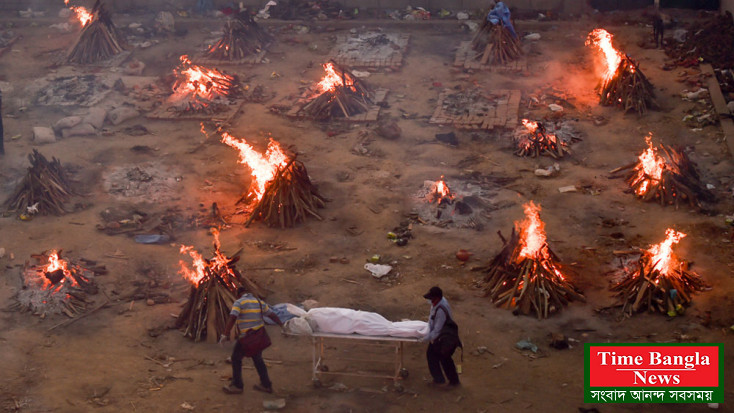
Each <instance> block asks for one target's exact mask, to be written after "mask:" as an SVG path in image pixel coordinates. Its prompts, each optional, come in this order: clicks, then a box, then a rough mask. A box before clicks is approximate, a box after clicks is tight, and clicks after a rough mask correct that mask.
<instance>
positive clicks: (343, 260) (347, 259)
mask: <svg viewBox="0 0 734 413" xmlns="http://www.w3.org/2000/svg"><path fill="white" fill-rule="evenodd" d="M339 262H340V263H342V264H349V258H347V257H343V258H342V259H340V260H339Z"/></svg>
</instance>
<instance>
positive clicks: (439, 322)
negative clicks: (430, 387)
mask: <svg viewBox="0 0 734 413" xmlns="http://www.w3.org/2000/svg"><path fill="white" fill-rule="evenodd" d="M423 298H425V299H426V300H428V301H430V302H431V312H430V313H429V316H428V334H427V335H426V336H425V337H423V339H422V341H427V342H428V350H427V351H426V359H427V360H428V370H429V371H430V372H431V376H432V377H433V384H434V385H439V386H440V385H444V384H445V383H446V379H448V382H449V383H448V385H449V386H452V387H453V386H458V385H459V384H460V382H459V374H458V373H457V371H456V365H455V364H454V359H452V358H451V356H450V355H449V356H444V355H441V354H440V353H439V352H438V351H437V350H436V348H435V347H434V345H435V340H436V338H438V335H439V333H440V332H441V329H442V328H443V325H444V323H445V322H446V320H447V318H451V319H453V315H452V314H451V306H449V302H448V301H447V300H446V298H444V296H443V291H442V290H441V289H440V288H439V287H437V286H436V287H431V289H430V290H428V292H427V293H426V294H425V295H423ZM442 369H443V371H442ZM444 373H445V374H446V377H444Z"/></svg>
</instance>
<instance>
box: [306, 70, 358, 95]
mask: <svg viewBox="0 0 734 413" xmlns="http://www.w3.org/2000/svg"><path fill="white" fill-rule="evenodd" d="M323 66H324V70H325V71H326V76H324V78H323V79H321V81H320V82H319V83H318V85H316V86H317V87H318V89H319V93H325V92H333V91H334V90H336V88H337V87H344V86H346V87H349V88H352V89H354V86H353V85H354V80H353V79H351V77H350V76H349V75H348V74H346V73H344V77H343V78H342V76H339V74H337V73H336V70H334V65H333V64H331V63H326V64H324V65H323ZM355 92H356V90H355Z"/></svg>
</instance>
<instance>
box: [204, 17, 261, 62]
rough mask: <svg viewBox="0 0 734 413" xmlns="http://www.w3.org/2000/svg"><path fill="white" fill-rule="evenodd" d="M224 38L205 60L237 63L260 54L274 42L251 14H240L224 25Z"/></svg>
mask: <svg viewBox="0 0 734 413" xmlns="http://www.w3.org/2000/svg"><path fill="white" fill-rule="evenodd" d="M223 32H224V33H223V34H222V38H221V39H219V41H217V42H216V43H215V44H213V45H212V46H211V47H209V49H208V50H207V51H206V53H205V54H204V57H205V58H208V59H217V60H226V61H237V60H241V59H244V58H246V57H248V56H251V55H253V54H256V53H260V52H261V51H262V50H263V49H265V48H266V47H268V46H269V45H270V43H272V41H273V36H271V35H270V34H269V33H268V32H267V31H265V29H263V28H262V27H261V26H260V25H259V24H257V22H255V20H253V18H252V16H251V15H250V14H249V13H239V14H237V16H236V17H235V18H233V19H228V20H227V21H226V22H225V23H224V28H223Z"/></svg>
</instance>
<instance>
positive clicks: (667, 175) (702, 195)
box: [610, 144, 715, 209]
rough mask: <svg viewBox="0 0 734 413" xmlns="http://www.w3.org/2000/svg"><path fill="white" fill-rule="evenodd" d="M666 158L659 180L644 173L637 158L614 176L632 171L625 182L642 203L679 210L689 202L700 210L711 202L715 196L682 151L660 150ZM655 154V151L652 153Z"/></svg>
mask: <svg viewBox="0 0 734 413" xmlns="http://www.w3.org/2000/svg"><path fill="white" fill-rule="evenodd" d="M659 148H660V151H656V152H655V153H656V155H655V156H657V154H659V153H660V152H662V154H664V156H663V157H662V161H663V162H664V165H665V166H664V168H663V170H662V173H661V174H660V177H659V179H656V177H652V176H650V175H648V174H647V173H646V172H645V169H644V167H643V164H642V161H641V160H640V159H639V158H638V159H637V160H636V161H635V162H632V163H630V164H628V165H625V166H622V167H619V168H616V169H613V170H611V171H610V173H611V174H612V175H614V174H617V173H619V172H622V171H625V170H630V169H631V171H629V173H628V174H627V176H626V178H625V181H626V182H627V184H628V185H629V186H630V189H629V190H628V192H634V193H635V195H636V196H637V197H638V198H640V199H642V200H643V201H646V202H647V201H652V202H660V205H663V206H665V205H675V209H678V206H679V205H680V203H681V201H683V202H685V201H688V204H689V205H690V206H691V207H693V208H701V207H702V204H701V201H706V202H712V201H714V200H715V195H714V194H713V193H712V192H711V191H710V190H709V189H708V188H707V187H706V185H705V184H704V183H703V182H701V178H700V176H699V174H698V171H697V170H696V166H695V164H694V163H693V162H692V161H691V160H690V159H689V158H688V155H686V153H685V152H683V150H682V149H680V148H669V147H666V146H665V145H663V144H660V146H659ZM651 150H652V149H651Z"/></svg>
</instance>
